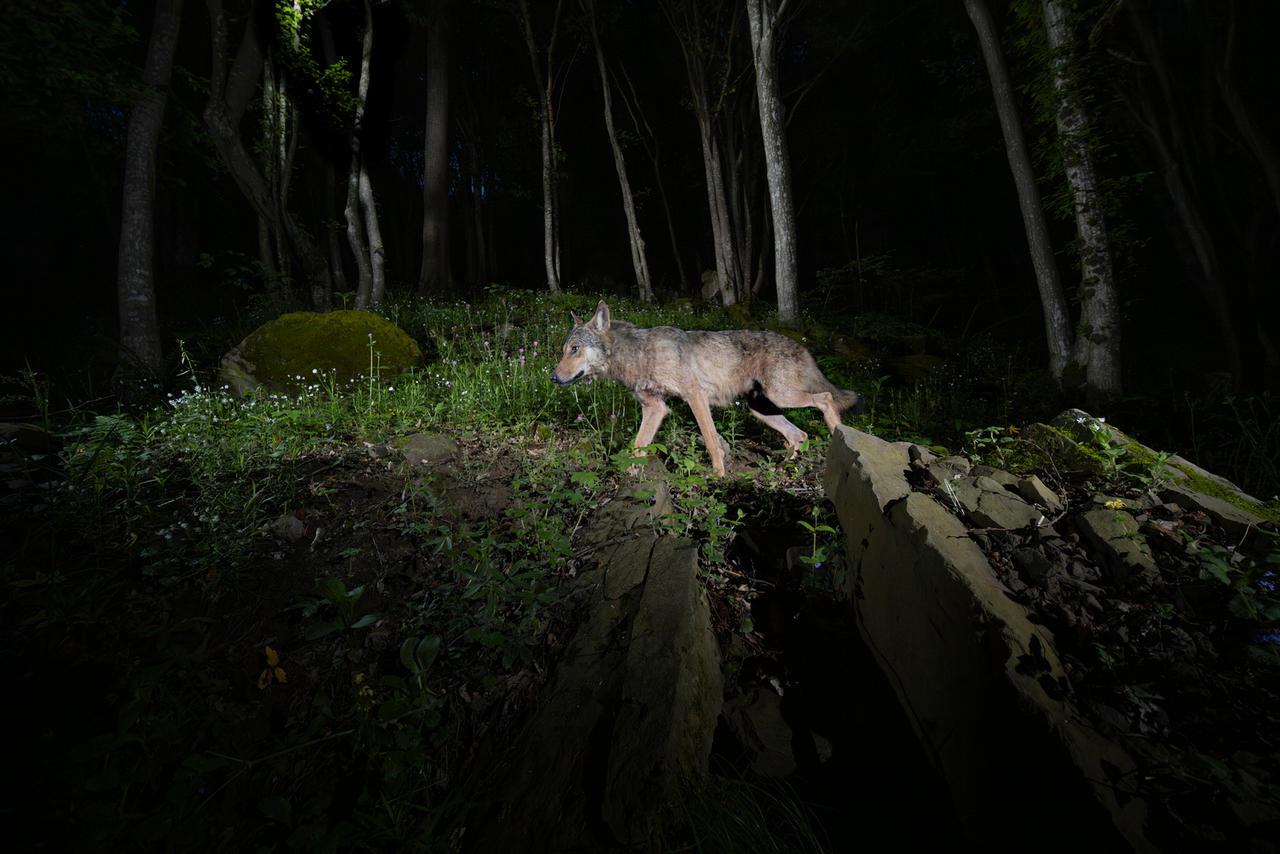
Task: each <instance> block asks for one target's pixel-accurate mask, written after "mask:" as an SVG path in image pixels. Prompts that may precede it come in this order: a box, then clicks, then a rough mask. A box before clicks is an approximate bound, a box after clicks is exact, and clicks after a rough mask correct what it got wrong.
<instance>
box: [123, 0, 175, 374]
mask: <svg viewBox="0 0 1280 854" xmlns="http://www.w3.org/2000/svg"><path fill="white" fill-rule="evenodd" d="M181 22H182V0H159V2H158V3H157V4H156V11H155V17H154V19H153V23H152V28H151V39H150V43H149V44H148V47H147V61H146V66H145V67H144V69H143V72H142V86H143V89H142V92H141V94H140V95H139V96H138V99H137V100H136V101H135V102H134V104H133V109H132V110H131V111H130V113H129V129H128V137H127V139H126V143H125V168H124V186H123V191H122V199H121V212H120V248H119V254H118V255H117V259H116V260H117V269H116V297H117V302H118V305H119V312H120V348H119V360H118V362H117V365H116V382H117V384H119V385H120V386H121V387H122V388H123V387H124V386H125V384H126V383H129V382H130V381H131V380H134V379H140V378H142V377H153V378H154V377H159V376H160V374H161V372H162V371H163V368H164V356H163V353H162V352H161V348H160V322H159V317H158V314H157V311H156V286H155V201H156V150H157V149H158V148H159V145H160V128H161V126H162V125H163V123H164V110H165V105H166V104H167V102H168V100H169V80H170V78H171V77H172V75H173V55H174V51H175V50H176V49H177V45H178V29H179V26H180V25H181Z"/></svg>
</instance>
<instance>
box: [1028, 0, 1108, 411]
mask: <svg viewBox="0 0 1280 854" xmlns="http://www.w3.org/2000/svg"><path fill="white" fill-rule="evenodd" d="M1042 2H1043V7H1044V20H1045V31H1046V33H1047V34H1048V39H1049V51H1050V59H1049V64H1050V71H1051V76H1052V79H1053V91H1054V94H1055V95H1056V96H1057V101H1058V110H1057V113H1056V121H1057V126H1058V138H1059V140H1060V142H1061V144H1062V163H1063V168H1064V171H1065V172H1066V176H1067V183H1068V184H1069V185H1070V186H1071V195H1072V199H1073V201H1074V203H1075V211H1076V232H1077V235H1078V237H1079V243H1080V273H1081V282H1080V322H1079V323H1078V324H1077V328H1076V340H1075V359H1074V361H1075V363H1076V365H1077V366H1078V367H1079V368H1081V369H1083V371H1084V392H1085V399H1086V400H1087V401H1089V403H1090V404H1091V405H1096V404H1097V403H1100V402H1102V401H1105V400H1107V399H1111V398H1116V397H1119V395H1120V392H1121V373H1120V300H1119V297H1118V296H1117V287H1116V276H1115V267H1114V265H1113V264H1112V262H1111V237H1110V235H1109V233H1108V231H1107V220H1106V214H1105V211H1104V209H1103V200H1102V188H1101V187H1100V186H1099V183H1098V172H1097V169H1096V168H1095V166H1094V161H1093V153H1092V152H1091V151H1090V146H1089V130H1088V119H1087V117H1086V116H1085V108H1084V99H1083V97H1082V96H1081V92H1080V88H1079V84H1078V82H1077V81H1076V79H1075V78H1074V72H1073V67H1072V63H1073V62H1074V55H1075V52H1076V38H1075V33H1074V31H1073V30H1072V27H1071V23H1070V21H1069V19H1068V16H1067V9H1066V3H1065V2H1064V0H1042Z"/></svg>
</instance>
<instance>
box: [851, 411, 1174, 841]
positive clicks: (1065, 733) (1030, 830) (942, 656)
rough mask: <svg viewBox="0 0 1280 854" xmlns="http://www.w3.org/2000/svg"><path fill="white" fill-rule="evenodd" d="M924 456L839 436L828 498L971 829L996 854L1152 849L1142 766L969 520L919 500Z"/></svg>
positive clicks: (878, 635) (899, 676)
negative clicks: (1140, 787) (1085, 714)
mask: <svg viewBox="0 0 1280 854" xmlns="http://www.w3.org/2000/svg"><path fill="white" fill-rule="evenodd" d="M913 448H914V446H911V445H908V444H906V443H897V444H890V443H888V442H885V441H883V440H881V439H877V438H875V437H874V436H869V435H867V434H865V433H861V432H859V431H857V430H853V429H849V428H842V429H841V430H840V431H839V433H838V434H837V435H836V436H835V437H833V439H832V444H831V451H830V454H829V456H828V465H827V473H826V491H827V496H828V498H830V499H831V500H832V501H833V502H834V503H835V506H836V508H837V511H838V514H839V518H840V521H841V525H842V527H843V528H844V532H845V536H846V542H847V549H848V559H849V564H848V565H849V572H848V575H847V576H846V579H845V589H844V591H843V592H844V594H845V595H847V596H848V597H849V599H850V601H851V602H852V603H853V607H854V608H855V610H856V611H857V617H858V624H859V627H860V630H861V633H862V635H863V639H864V640H865V642H866V644H867V645H868V647H869V648H870V649H871V651H872V654H873V655H874V656H875V657H876V659H877V660H878V661H879V663H880V666H881V668H882V669H883V670H884V672H885V673H886V674H887V675H888V676H889V679H890V681H891V682H892V683H893V685H894V687H895V690H896V692H897V694H898V699H899V701H900V702H901V704H902V706H903V708H904V709H905V710H906V712H907V714H908V716H909V718H910V719H911V721H912V724H913V726H914V728H915V730H916V733H917V735H918V737H919V738H920V740H921V742H922V743H923V744H924V746H925V748H926V749H927V750H928V752H929V753H930V754H931V756H932V758H933V761H934V762H935V764H936V765H937V767H938V769H939V770H940V771H941V773H942V774H943V775H944V777H945V779H946V781H947V784H948V786H949V787H950V789H951V791H952V796H953V799H954V801H955V804H956V808H957V810H958V811H959V813H960V816H961V820H962V821H963V822H964V824H965V826H966V830H967V832H968V835H969V836H970V837H971V838H972V839H974V840H982V841H983V843H984V846H985V847H987V848H988V850H1010V851H1012V850H1045V849H1048V850H1072V849H1074V850H1081V851H1084V850H1088V851H1107V850H1126V849H1129V848H1132V849H1135V850H1138V851H1146V850H1154V849H1153V847H1152V846H1151V845H1150V843H1149V842H1148V841H1147V839H1146V837H1145V836H1144V833H1143V821H1144V817H1145V812H1146V810H1145V805H1144V804H1143V802H1142V801H1141V800H1140V799H1137V798H1135V797H1132V796H1131V794H1129V793H1128V792H1127V791H1126V789H1127V786H1128V781H1129V780H1131V779H1132V773H1133V771H1134V763H1133V761H1132V760H1131V758H1130V757H1129V756H1128V755H1127V754H1126V753H1125V751H1123V750H1122V749H1121V748H1120V747H1118V746H1117V745H1116V744H1114V743H1112V742H1110V741H1108V740H1106V739H1104V738H1102V737H1100V736H1099V735H1098V734H1097V733H1096V732H1095V731H1094V730H1093V729H1092V728H1091V727H1090V725H1089V724H1088V722H1087V721H1085V720H1084V719H1083V718H1082V717H1081V716H1080V715H1079V714H1078V713H1077V710H1076V709H1074V708H1073V707H1072V704H1071V702H1070V701H1069V700H1068V699H1067V696H1068V692H1067V691H1066V690H1064V686H1065V685H1066V679H1065V675H1064V673H1063V669H1062V665H1061V663H1060V662H1059V661H1058V658H1057V654H1056V653H1055V651H1054V648H1053V645H1052V642H1051V639H1050V638H1049V637H1048V636H1046V633H1045V632H1044V631H1043V630H1042V629H1041V628H1040V627H1038V626H1036V625H1035V624H1033V623H1031V622H1030V621H1029V620H1028V618H1027V614H1026V612H1025V611H1024V610H1023V608H1022V607H1021V606H1019V605H1018V604H1016V603H1015V602H1013V601H1012V600H1011V599H1010V597H1009V596H1008V593H1007V591H1006V589H1005V588H1004V587H1003V586H1002V585H1001V584H1000V583H999V581H998V580H997V578H996V577H995V574H994V572H993V571H992V569H991V566H990V564H989V563H988V561H987V558H986V556H985V555H984V554H983V552H982V550H981V549H980V548H979V547H978V546H977V545H976V544H975V543H974V542H973V541H972V540H971V539H970V537H969V534H968V530H967V529H966V527H965V526H964V524H963V523H962V522H961V521H960V520H959V519H958V518H957V517H956V516H955V515H953V514H952V513H951V512H949V511H948V510H947V509H946V508H944V507H943V506H942V505H940V504H939V503H937V502H936V501H935V500H934V499H933V498H931V497H929V496H928V495H926V494H923V493H920V492H914V491H913V490H912V487H911V485H910V484H909V483H908V481H907V477H906V474H907V472H909V471H911V469H912V465H911V463H912V460H911V455H912V450H913ZM914 450H915V452H916V453H917V454H918V453H919V451H920V449H919V448H914Z"/></svg>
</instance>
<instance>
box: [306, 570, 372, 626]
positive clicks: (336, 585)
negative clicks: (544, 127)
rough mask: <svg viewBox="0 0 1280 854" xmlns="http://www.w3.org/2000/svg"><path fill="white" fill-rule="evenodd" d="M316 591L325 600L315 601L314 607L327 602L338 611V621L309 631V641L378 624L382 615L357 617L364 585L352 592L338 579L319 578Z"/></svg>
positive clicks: (332, 620) (324, 623) (312, 610)
mask: <svg viewBox="0 0 1280 854" xmlns="http://www.w3.org/2000/svg"><path fill="white" fill-rule="evenodd" d="M316 590H318V591H319V592H320V595H321V596H323V597H324V599H323V600H319V599H317V600H314V602H313V606H316V607H318V606H320V605H321V604H323V602H325V601H327V602H328V603H329V604H331V605H333V607H334V608H335V609H336V610H337V612H338V616H337V618H336V619H331V620H324V621H322V622H320V623H317V624H316V625H314V626H312V627H311V628H310V629H308V630H307V640H316V639H318V638H322V637H325V636H326V635H330V634H333V633H334V632H337V631H343V630H349V629H362V628H364V627H365V626H369V625H372V624H374V623H376V622H377V621H378V620H379V619H380V618H381V616H382V615H381V614H377V613H369V614H363V615H361V616H359V617H357V616H356V605H357V604H358V603H359V602H360V597H361V596H363V595H364V585H363V584H361V585H359V586H357V587H353V588H351V589H350V590H348V589H347V586H346V585H345V584H343V583H342V581H341V580H340V579H337V578H317V579H316ZM308 612H310V613H315V608H314V607H312V608H307V609H304V611H303V613H304V614H307V613H308Z"/></svg>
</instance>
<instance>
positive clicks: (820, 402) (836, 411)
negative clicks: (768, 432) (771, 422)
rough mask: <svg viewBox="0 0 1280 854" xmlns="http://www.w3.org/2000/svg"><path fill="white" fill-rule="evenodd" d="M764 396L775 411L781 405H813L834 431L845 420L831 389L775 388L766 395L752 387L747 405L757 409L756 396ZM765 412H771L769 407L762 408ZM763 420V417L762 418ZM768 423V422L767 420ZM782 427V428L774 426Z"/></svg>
mask: <svg viewBox="0 0 1280 854" xmlns="http://www.w3.org/2000/svg"><path fill="white" fill-rule="evenodd" d="M757 395H758V396H759V397H763V398H764V400H765V401H766V402H768V403H769V404H770V405H771V406H772V407H773V411H774V412H776V411H778V407H779V406H781V407H783V408H784V409H800V408H801V407H805V406H808V407H811V408H813V409H817V410H818V411H819V412H821V413H822V419H823V420H824V421H826V422H827V429H828V430H830V431H831V432H832V433H834V432H836V428H837V427H839V426H840V425H841V424H842V423H843V422H842V421H841V420H840V408H839V407H837V406H836V399H835V397H834V396H833V395H832V394H831V392H829V391H804V390H800V391H793V390H791V389H787V388H783V389H775V388H771V389H769V391H768V397H765V392H764V390H763V389H761V390H759V391H757V390H756V389H752V390H751V392H749V393H748V394H747V405H748V406H750V407H751V408H752V410H755V409H756V408H757V407H756V405H755V404H753V403H752V398H753V397H755V396H757ZM761 411H762V412H763V414H766V415H768V414H771V413H770V410H769V409H768V408H764V409H762V410H761ZM762 420H763V419H762ZM766 423H768V422H766ZM774 429H781V428H774Z"/></svg>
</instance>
